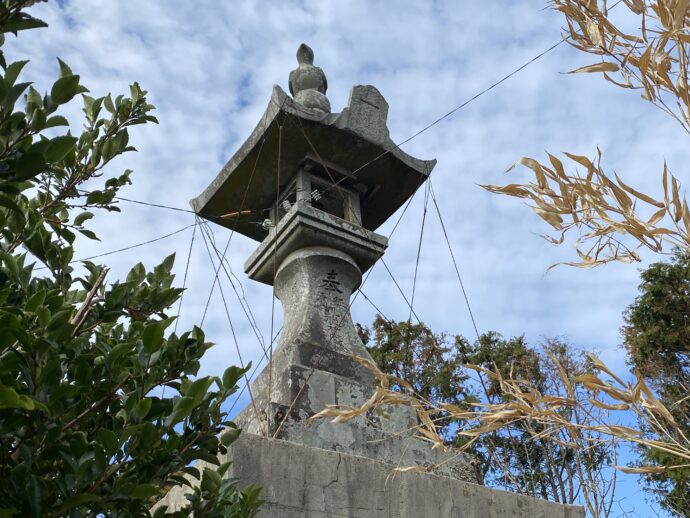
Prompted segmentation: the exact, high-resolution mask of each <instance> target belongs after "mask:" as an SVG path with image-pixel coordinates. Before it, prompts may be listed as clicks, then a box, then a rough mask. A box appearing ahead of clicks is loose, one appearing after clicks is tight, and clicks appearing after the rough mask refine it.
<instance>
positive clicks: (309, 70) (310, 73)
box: [288, 43, 331, 114]
mask: <svg viewBox="0 0 690 518" xmlns="http://www.w3.org/2000/svg"><path fill="white" fill-rule="evenodd" d="M297 62H298V63H299V66H298V67H297V68H296V69H295V70H293V71H292V72H290V78H289V81H288V82H289V85H290V93H291V94H292V96H293V97H294V98H295V101H297V102H298V103H300V104H301V105H302V106H304V107H305V108H308V109H310V110H315V111H317V112H321V113H324V114H328V113H331V103H330V102H329V101H328V98H327V97H326V90H327V89H328V81H326V74H324V73H323V70H321V69H320V68H319V67H315V66H314V51H313V50H312V49H311V47H309V45H306V44H304V43H302V44H301V45H300V46H299V48H298V49H297Z"/></svg>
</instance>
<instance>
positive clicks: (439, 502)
mask: <svg viewBox="0 0 690 518" xmlns="http://www.w3.org/2000/svg"><path fill="white" fill-rule="evenodd" d="M220 460H221V462H224V461H226V460H229V461H232V465H231V467H230V473H229V474H230V476H232V477H235V478H237V479H239V480H240V486H245V485H247V484H252V485H255V486H260V487H261V488H262V490H261V498H262V499H263V500H264V504H263V506H262V508H261V511H259V514H258V517H257V518H338V517H343V518H345V517H349V518H506V517H511V518H584V517H585V510H584V508H583V507H580V506H573V505H561V504H556V503H554V502H548V501H546V500H539V499H536V498H529V497H526V496H520V495H516V494H514V493H509V492H507V491H498V490H496V489H489V488H487V487H484V486H480V485H478V484H470V483H468V482H462V481H459V480H455V479H452V478H449V477H444V476H436V475H432V474H427V473H415V472H405V473H395V474H392V473H391V469H390V466H389V465H388V464H384V463H382V462H377V461H376V460H372V459H368V458H364V457H360V456H356V455H348V454H345V453H339V452H335V451H324V450H320V449H316V448H310V447H308V446H301V445H299V444H295V443H291V442H287V441H281V440H276V439H267V438H265V437H258V436H256V435H251V434H247V433H243V434H242V435H240V438H239V439H238V440H237V442H235V443H234V444H232V445H231V447H230V449H229V451H228V454H227V456H225V457H224V458H221V459H220ZM184 503H185V499H184V497H183V489H182V488H179V487H177V488H175V489H174V490H173V491H171V492H170V493H169V494H168V496H166V498H164V499H163V500H162V501H161V504H165V505H168V506H169V509H170V510H175V509H179V507H180V506H182V505H184Z"/></svg>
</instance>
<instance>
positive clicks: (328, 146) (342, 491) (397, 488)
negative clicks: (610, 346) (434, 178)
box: [159, 45, 584, 518]
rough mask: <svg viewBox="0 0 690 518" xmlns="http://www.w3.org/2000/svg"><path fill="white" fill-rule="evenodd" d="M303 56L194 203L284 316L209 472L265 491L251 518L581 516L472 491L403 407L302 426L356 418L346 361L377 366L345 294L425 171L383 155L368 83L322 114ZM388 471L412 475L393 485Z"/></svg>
mask: <svg viewBox="0 0 690 518" xmlns="http://www.w3.org/2000/svg"><path fill="white" fill-rule="evenodd" d="M313 58H314V55H313V52H312V51H311V49H310V48H309V47H307V46H306V45H302V46H301V47H300V48H299V50H298V52H297V59H298V62H299V67H298V68H297V69H296V70H294V71H293V72H292V73H291V74H290V81H289V83H290V93H291V94H292V97H290V96H288V95H287V94H286V93H285V92H284V91H283V90H282V89H281V88H280V87H279V86H275V87H274V88H273V95H272V96H271V100H270V102H269V105H268V108H267V109H266V112H265V113H264V115H263V116H262V117H261V120H260V121H259V124H258V125H257V127H256V128H255V129H254V131H253V132H252V134H251V135H250V136H249V138H248V139H247V141H246V142H245V143H244V144H243V145H242V146H241V147H240V149H239V150H238V151H237V152H236V153H235V154H234V155H233V157H232V158H231V159H230V160H229V161H228V163H227V164H226V165H225V167H224V168H223V169H222V170H221V172H220V173H219V174H218V176H217V177H216V178H215V180H213V182H211V184H210V185H209V186H208V188H206V190H204V192H203V193H202V194H201V195H199V196H198V197H196V198H194V199H193V200H192V202H191V203H192V207H193V208H194V210H195V211H196V212H197V213H198V214H199V215H200V216H201V217H203V218H207V219H209V220H210V221H212V222H213V223H217V224H220V225H223V226H225V227H227V228H228V229H231V230H232V231H236V232H239V233H241V234H244V235H245V236H247V237H249V238H251V239H254V240H256V241H259V242H260V243H259V246H258V247H257V249H256V251H255V252H254V253H253V254H252V255H251V256H250V257H249V259H248V260H247V261H246V263H245V271H246V272H247V274H248V275H249V277H250V278H251V279H253V280H255V281H258V282H262V283H265V284H268V285H272V286H274V291H275V295H276V296H277V297H278V298H279V299H280V301H281V303H282V306H283V312H284V326H283V330H282V333H281V337H280V342H279V344H278V346H277V347H276V349H275V351H274V353H273V355H272V358H271V360H272V361H271V362H270V364H269V365H268V366H266V367H265V369H264V370H263V372H262V373H261V374H260V375H259V376H258V377H257V379H256V380H255V381H254V382H253V384H252V387H251V389H252V390H251V393H252V395H253V403H252V404H251V405H249V406H248V407H247V408H245V409H244V410H243V411H242V412H241V413H240V414H239V416H237V417H235V419H234V420H235V422H236V423H237V424H238V425H240V426H241V427H242V428H243V430H244V431H243V433H242V434H241V435H240V438H239V439H238V440H237V441H236V442H235V443H233V444H232V445H231V447H230V449H229V452H228V454H227V457H226V456H221V458H220V459H219V460H220V462H225V461H227V460H230V461H232V465H231V467H230V470H229V472H228V473H229V475H230V476H232V477H234V478H236V479H238V480H239V482H240V485H245V484H254V485H258V486H260V487H261V488H262V491H261V498H262V499H263V500H264V501H265V503H264V505H263V507H262V510H261V512H260V514H259V516H260V517H262V518H263V517H283V518H329V517H336V516H342V517H350V516H352V517H359V518H365V517H375V518H384V517H388V518H389V517H391V516H396V517H399V518H418V517H420V516H429V517H455V516H468V517H477V518H478V517H488V518H499V517H503V516H514V517H517V518H531V517H536V516H544V517H554V518H583V517H584V511H583V509H582V508H578V507H573V506H561V505H558V504H554V503H550V502H542V501H539V500H536V499H532V498H527V497H523V496H518V495H514V494H511V493H507V492H503V491H496V490H492V489H489V488H486V487H483V486H482V485H480V484H481V482H482V481H481V475H478V472H479V470H478V469H476V467H475V464H474V460H473V458H472V457H471V456H469V455H464V454H457V453H452V452H448V453H446V452H443V451H438V450H432V448H431V445H430V444H429V443H428V442H425V441H422V440H420V439H418V438H416V437H414V429H415V427H416V425H417V424H418V421H417V416H416V413H415V411H414V410H413V409H412V408H410V407H405V406H390V407H386V408H378V409H375V410H372V411H370V412H369V413H368V414H367V415H362V416H358V417H357V418H355V419H353V420H351V421H348V422H346V423H331V422H329V421H327V420H324V419H321V420H312V421H308V419H309V417H311V416H313V415H314V414H315V413H316V412H319V411H320V410H322V409H323V408H324V407H325V406H326V405H351V406H359V405H361V404H362V403H364V402H365V401H366V400H367V399H368V398H369V397H370V395H371V394H372V393H373V391H374V390H375V382H374V376H373V375H372V373H371V371H370V370H368V369H367V368H365V367H364V366H363V365H362V363H361V362H358V361H357V360H356V359H355V357H356V356H358V357H360V359H364V360H368V361H372V359H371V356H370V355H369V353H368V352H367V350H366V348H365V347H364V344H362V342H361V341H360V339H359V336H358V334H357V332H356V329H355V327H354V325H353V323H352V318H351V316H350V297H351V295H352V293H353V292H354V291H355V290H356V289H357V288H358V287H359V285H360V283H361V282H362V273H363V272H366V271H367V270H368V269H369V268H371V267H372V266H373V265H374V263H375V262H376V261H377V259H379V258H380V257H381V256H382V255H383V253H384V251H385V249H386V246H387V240H386V238H385V237H383V236H381V235H379V234H377V233H376V232H375V231H376V229H377V228H378V227H379V226H380V225H381V224H382V223H384V222H385V221H386V220H387V219H388V218H389V217H390V216H391V215H392V214H393V213H394V212H395V211H396V210H397V209H398V208H400V207H401V206H402V205H403V204H404V203H405V202H406V201H407V200H408V199H409V198H410V197H411V196H412V195H413V194H414V192H415V190H416V189H418V188H419V186H420V185H421V184H422V183H423V182H424V181H425V180H426V179H427V177H428V175H429V173H430V172H431V170H432V169H433V167H434V165H435V164H436V161H435V160H431V161H424V160H418V159H416V158H413V157H411V156H409V155H408V154H406V153H404V152H403V151H402V150H400V149H399V148H398V147H397V146H396V145H395V144H394V143H393V141H392V140H391V139H390V137H389V134H388V128H387V126H386V117H387V113H388V104H387V103H386V101H385V99H384V98H383V96H382V95H381V94H380V93H379V91H378V90H377V89H376V88H374V87H373V86H355V87H354V88H352V91H351V93H350V99H349V102H348V105H347V106H346V107H345V108H344V109H343V110H342V112H340V113H331V107H330V102H329V101H328V99H327V98H326V89H327V81H326V77H325V74H324V73H323V71H322V70H321V69H320V68H318V67H315V66H314V64H313ZM396 466H404V467H409V466H417V467H418V468H420V469H418V470H416V471H408V472H403V473H398V474H397V475H396V476H394V477H391V473H392V471H391V470H392V469H393V468H394V467H396ZM418 471H423V472H422V473H420V472H418ZM437 475H440V476H437ZM477 482H479V484H477ZM193 483H196V482H193ZM183 495H184V489H183V488H182V487H176V488H174V489H173V490H172V491H170V493H169V494H168V495H167V496H166V497H165V498H164V499H163V500H162V501H161V502H160V503H159V505H167V506H169V508H170V510H175V509H179V508H180V507H181V506H182V505H184V502H185V499H184V496H183Z"/></svg>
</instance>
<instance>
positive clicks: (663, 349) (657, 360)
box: [623, 252, 690, 516]
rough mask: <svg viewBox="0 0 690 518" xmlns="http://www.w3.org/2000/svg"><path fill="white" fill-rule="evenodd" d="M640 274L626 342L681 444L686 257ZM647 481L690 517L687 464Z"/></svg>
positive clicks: (652, 459) (650, 459)
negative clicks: (671, 418)
mask: <svg viewBox="0 0 690 518" xmlns="http://www.w3.org/2000/svg"><path fill="white" fill-rule="evenodd" d="M641 277H642V282H641V283H640V286H639V290H640V295H639V296H638V297H637V298H636V299H635V302H634V303H633V304H632V305H630V307H629V308H628V310H627V312H626V313H625V322H626V325H625V326H624V327H623V340H624V345H625V347H626V349H627V351H628V355H629V361H630V363H631V365H632V366H633V367H635V368H636V369H638V370H639V371H640V372H641V373H642V374H643V375H644V376H645V378H646V379H647V380H648V382H649V384H650V385H651V386H652V387H653V388H654V389H656V391H657V393H658V394H659V396H660V399H661V401H662V403H664V405H665V406H666V408H668V409H669V411H670V412H671V414H672V415H673V417H674V418H675V421H676V423H677V428H676V429H675V430H672V431H671V432H672V433H675V434H677V435H678V439H681V442H682V435H684V436H685V437H686V438H690V398H689V397H688V395H689V394H690V321H689V320H688V319H689V318H690V256H689V255H688V254H686V253H681V252H677V253H676V254H675V256H674V258H673V260H672V261H670V262H662V263H654V264H652V265H651V266H649V268H647V269H646V270H644V271H643V272H642V274H641ZM655 439H659V440H665V438H664V437H655ZM685 442H687V439H685ZM642 454H643V463H644V464H645V465H650V464H651V465H657V466H674V465H680V464H686V462H684V461H683V459H680V458H679V457H676V456H673V455H669V454H667V453H665V452H663V451H661V450H658V449H651V448H642ZM645 480H646V483H647V487H648V489H650V490H651V491H652V492H653V493H654V494H656V495H657V497H658V499H659V502H660V503H661V505H662V506H663V507H664V508H666V509H667V510H669V511H672V512H674V513H676V514H678V515H679V516H689V515H690V467H687V466H686V467H683V468H676V469H673V470H669V471H664V472H660V473H649V474H646V475H645Z"/></svg>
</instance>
